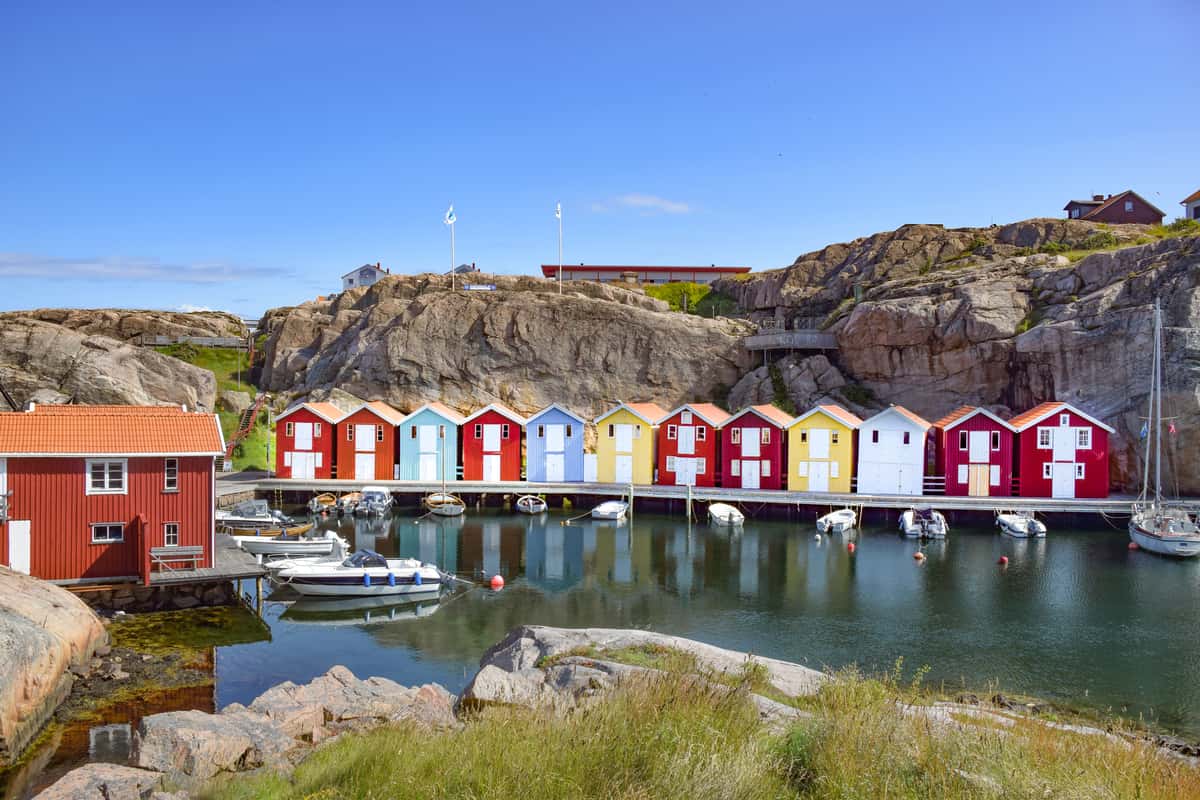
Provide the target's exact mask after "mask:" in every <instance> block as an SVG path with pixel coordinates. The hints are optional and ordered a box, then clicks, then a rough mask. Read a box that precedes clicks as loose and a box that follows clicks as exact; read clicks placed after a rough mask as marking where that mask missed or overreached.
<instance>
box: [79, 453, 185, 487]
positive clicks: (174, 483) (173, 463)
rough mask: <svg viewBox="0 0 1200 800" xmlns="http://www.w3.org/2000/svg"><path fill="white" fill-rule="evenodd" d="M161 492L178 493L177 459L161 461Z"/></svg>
mask: <svg viewBox="0 0 1200 800" xmlns="http://www.w3.org/2000/svg"><path fill="white" fill-rule="evenodd" d="M172 467H174V470H173V471H174V473H175V474H174V475H172V474H171V472H172ZM88 480H89V482H90V480H91V476H90V473H89V478H88ZM163 491H164V492H178V491H179V459H178V458H164V459H163Z"/></svg>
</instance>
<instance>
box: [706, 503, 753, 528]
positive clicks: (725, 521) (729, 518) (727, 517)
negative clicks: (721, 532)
mask: <svg viewBox="0 0 1200 800" xmlns="http://www.w3.org/2000/svg"><path fill="white" fill-rule="evenodd" d="M708 518H709V519H710V520H712V522H713V524H715V525H741V524H742V523H744V522H745V521H746V516H745V515H744V514H743V513H742V512H741V511H738V510H737V509H736V508H734V507H733V506H731V505H726V504H725V503H713V504H712V505H711V506H709V507H708Z"/></svg>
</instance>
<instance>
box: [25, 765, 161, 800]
mask: <svg viewBox="0 0 1200 800" xmlns="http://www.w3.org/2000/svg"><path fill="white" fill-rule="evenodd" d="M162 781H163V776H162V773H160V772H150V771H149V770H144V769H136V768H134V767H124V766H121V765H119V764H103V763H94V764H84V765H83V766H82V767H77V768H76V769H73V770H71V771H70V772H68V773H67V774H66V775H64V776H63V777H61V778H59V779H58V780H57V781H55V782H54V785H52V786H50V787H49V788H47V789H46V790H45V791H43V792H40V793H39V794H38V795H37V798H36V800H153V798H155V797H158V796H160V795H159V793H158V789H159V787H161V786H162Z"/></svg>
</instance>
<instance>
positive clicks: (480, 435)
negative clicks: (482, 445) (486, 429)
mask: <svg viewBox="0 0 1200 800" xmlns="http://www.w3.org/2000/svg"><path fill="white" fill-rule="evenodd" d="M475 438H476V439H482V438H483V426H482V425H480V424H479V423H478V422H476V423H475Z"/></svg>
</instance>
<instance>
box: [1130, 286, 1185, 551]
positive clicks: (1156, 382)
mask: <svg viewBox="0 0 1200 800" xmlns="http://www.w3.org/2000/svg"><path fill="white" fill-rule="evenodd" d="M1162 358H1163V333H1162V311H1161V310H1160V309H1159V307H1158V301H1157V300H1155V301H1154V368H1153V369H1154V372H1153V374H1152V376H1151V379H1150V400H1149V412H1148V415H1147V416H1148V419H1147V421H1146V460H1145V463H1144V464H1143V466H1142V493H1141V495H1139V497H1138V501H1137V502H1136V503H1134V504H1133V516H1132V518H1131V519H1130V520H1129V538H1130V539H1132V540H1133V542H1134V543H1135V544H1136V545H1137V546H1138V547H1140V548H1141V549H1143V550H1149V551H1150V552H1152V553H1160V554H1162V555H1165V556H1176V557H1178V558H1190V557H1192V556H1197V555H1200V527H1197V525H1196V521H1195V519H1194V518H1193V517H1192V515H1191V514H1189V513H1188V512H1187V510H1186V509H1183V508H1177V507H1176V508H1170V507H1168V506H1167V505H1166V504H1165V503H1164V502H1163V496H1162ZM1151 443H1153V446H1154V453H1153V460H1154V495H1153V496H1152V497H1151V496H1150V460H1151V452H1150V447H1151Z"/></svg>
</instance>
